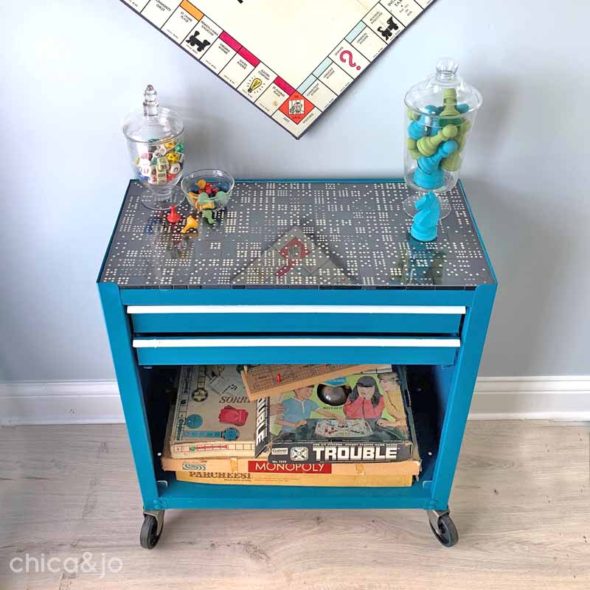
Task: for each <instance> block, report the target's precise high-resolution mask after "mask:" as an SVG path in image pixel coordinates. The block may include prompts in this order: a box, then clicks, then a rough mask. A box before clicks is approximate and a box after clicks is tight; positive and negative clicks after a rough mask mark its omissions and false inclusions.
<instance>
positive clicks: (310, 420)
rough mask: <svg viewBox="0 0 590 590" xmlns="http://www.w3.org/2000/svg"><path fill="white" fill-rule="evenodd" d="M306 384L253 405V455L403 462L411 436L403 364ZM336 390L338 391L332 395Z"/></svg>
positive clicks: (312, 461) (280, 460) (296, 459)
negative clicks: (273, 404)
mask: <svg viewBox="0 0 590 590" xmlns="http://www.w3.org/2000/svg"><path fill="white" fill-rule="evenodd" d="M340 381H341V383H336V382H330V383H328V384H326V383H320V384H317V385H315V386H305V387H301V388H298V389H296V390H294V391H292V392H289V393H287V394H284V395H283V396H282V397H281V400H280V405H279V406H278V407H279V408H280V409H279V411H276V410H274V411H271V406H270V401H269V399H268V398H266V399H265V400H260V402H259V403H258V406H257V432H256V454H257V455H259V454H260V453H261V452H263V451H267V452H268V460H269V461H270V462H271V463H310V464H315V463H340V462H344V463H346V462H348V463H382V462H395V461H407V460H409V459H410V458H411V457H412V450H413V446H414V443H413V441H414V440H415V435H414V426H413V420H412V412H411V407H410V399H409V394H408V390H407V384H406V379H405V372H404V369H403V368H402V367H396V368H393V367H388V368H387V369H382V370H377V371H375V372H374V373H360V374H355V375H349V376H347V377H343V378H342V379H341V380H340ZM336 388H338V389H339V391H338V395H336V394H335V390H336Z"/></svg>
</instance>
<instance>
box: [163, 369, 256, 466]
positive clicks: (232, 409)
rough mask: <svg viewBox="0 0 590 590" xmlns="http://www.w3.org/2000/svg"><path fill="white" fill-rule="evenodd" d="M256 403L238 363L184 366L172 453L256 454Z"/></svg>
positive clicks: (173, 431) (177, 456)
mask: <svg viewBox="0 0 590 590" xmlns="http://www.w3.org/2000/svg"><path fill="white" fill-rule="evenodd" d="M255 431H256V403H253V402H251V401H250V400H249V399H248V397H247V396H246V391H245V389H244V385H243V383H242V378H241V377H240V372H239V369H238V367H237V366H235V365H208V366H195V367H189V366H187V367H182V368H181V370H180V377H179V384H178V396H177V400H176V407H175V411H174V420H173V424H172V429H171V433H170V438H169V439H168V437H167V440H170V455H171V456H172V457H175V458H187V457H218V456H221V457H223V456H231V457H252V456H253V455H254V452H255Z"/></svg>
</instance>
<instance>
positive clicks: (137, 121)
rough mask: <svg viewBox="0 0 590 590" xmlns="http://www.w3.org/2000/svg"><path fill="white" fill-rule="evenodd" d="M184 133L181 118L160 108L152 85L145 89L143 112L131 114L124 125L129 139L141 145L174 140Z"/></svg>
mask: <svg viewBox="0 0 590 590" xmlns="http://www.w3.org/2000/svg"><path fill="white" fill-rule="evenodd" d="M183 131H184V124H183V122H182V119H181V118H180V116H179V115H178V114H176V113H175V112H174V111H172V110H170V109H167V108H163V107H161V106H160V103H159V101H158V93H157V92H156V89H155V88H154V87H153V86H152V85H151V84H149V85H148V86H147V88H146V89H145V92H144V100H143V108H142V110H138V111H134V112H132V113H130V114H129V115H128V116H127V117H126V119H125V121H124V123H123V133H124V134H125V136H126V137H127V139H128V140H130V141H137V142H141V143H145V142H157V141H161V140H163V139H172V138H174V137H177V136H178V135H180V134H181V133H182V132H183Z"/></svg>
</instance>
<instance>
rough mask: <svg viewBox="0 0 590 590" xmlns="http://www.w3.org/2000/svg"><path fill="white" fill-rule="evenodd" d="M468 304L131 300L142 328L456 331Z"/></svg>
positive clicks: (156, 330) (130, 308) (134, 317)
mask: <svg viewBox="0 0 590 590" xmlns="http://www.w3.org/2000/svg"><path fill="white" fill-rule="evenodd" d="M465 311H466V308H465V307H464V306H452V305H448V306H445V305H130V306H128V307H127V313H128V314H129V316H130V317H131V320H132V323H133V331H134V332H135V333H138V334H188V333H238V332H241V333H257V332H258V333H259V332H278V333H280V332H282V333H322V332H324V333H330V332H331V333H337V334H355V333H383V334H458V333H459V331H460V327H461V321H462V319H463V317H464V315H465Z"/></svg>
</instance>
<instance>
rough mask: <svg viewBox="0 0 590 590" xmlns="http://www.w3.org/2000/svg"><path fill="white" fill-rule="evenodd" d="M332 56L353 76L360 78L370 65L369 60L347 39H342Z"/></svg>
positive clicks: (333, 59)
mask: <svg viewBox="0 0 590 590" xmlns="http://www.w3.org/2000/svg"><path fill="white" fill-rule="evenodd" d="M330 58H331V59H332V61H333V62H335V63H336V64H337V65H338V66H340V67H341V68H342V69H343V70H344V71H345V72H346V73H347V74H348V75H349V76H350V77H351V78H358V77H359V76H360V75H361V74H362V73H363V72H364V71H365V69H366V68H367V66H368V65H369V63H370V62H369V60H368V59H367V58H366V57H364V56H363V55H362V54H361V53H360V52H359V51H357V50H356V49H355V48H354V47H353V46H352V45H351V44H350V43H348V42H347V41H342V43H340V45H338V47H337V48H336V50H335V51H334V52H333V53H332V54H331V55H330Z"/></svg>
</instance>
